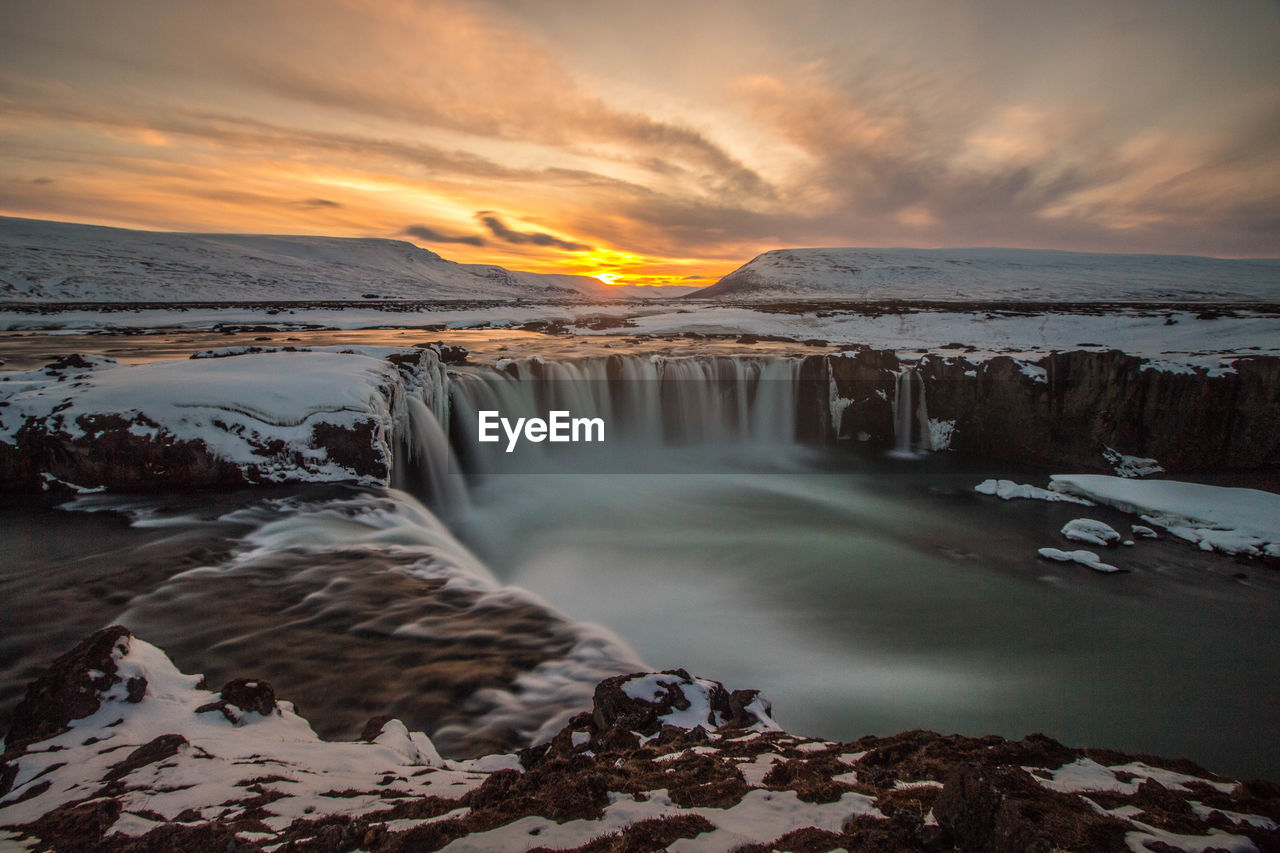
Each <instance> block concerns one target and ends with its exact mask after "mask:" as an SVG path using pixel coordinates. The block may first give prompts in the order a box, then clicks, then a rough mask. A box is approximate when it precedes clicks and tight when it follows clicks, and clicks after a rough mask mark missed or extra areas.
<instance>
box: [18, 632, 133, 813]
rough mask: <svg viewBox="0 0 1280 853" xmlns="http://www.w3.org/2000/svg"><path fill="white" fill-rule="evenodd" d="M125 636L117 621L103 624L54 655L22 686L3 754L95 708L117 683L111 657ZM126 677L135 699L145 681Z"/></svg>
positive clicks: (123, 645)
mask: <svg viewBox="0 0 1280 853" xmlns="http://www.w3.org/2000/svg"><path fill="white" fill-rule="evenodd" d="M128 638H129V631H128V629H126V628H124V627H122V626H120V625H113V626H112V627H110V628H105V629H103V630H101V631H99V632H97V633H96V634H94V635H92V636H91V637H88V638H86V639H85V640H84V641H82V642H81V643H80V644H78V645H77V646H76V647H75V648H73V649H72V650H71V651H69V652H67V653H66V654H64V655H62V656H61V657H59V658H58V659H57V660H55V661H54V662H53V664H52V665H51V666H50V667H49V669H48V670H46V671H45V673H44V674H43V675H41V676H40V677H39V678H37V679H36V680H35V681H33V682H31V683H30V684H29V685H27V695H26V696H25V697H24V698H23V700H22V701H21V702H19V703H18V707H17V708H16V709H15V710H14V712H13V722H12V723H10V724H9V732H8V734H7V735H6V736H5V748H6V749H5V755H6V757H8V755H9V754H11V753H16V752H20V751H21V750H22V749H23V748H24V747H25V746H26V745H27V744H29V743H32V742H34V741H39V740H45V739H46V738H50V737H53V736H54V735H57V734H60V733H62V732H64V731H66V730H67V725H68V724H69V723H70V722H71V721H72V720H78V719H80V718H82V717H87V716H89V715H90V714H92V713H94V712H95V711H97V710H98V707H99V706H100V705H101V702H102V699H101V696H102V692H103V691H105V690H107V689H109V688H110V687H112V686H113V685H115V684H118V683H119V682H120V678H119V676H118V675H117V674H116V657H115V656H116V655H117V654H119V653H120V652H121V651H123V650H124V649H125V648H127V646H128ZM131 681H132V683H131V684H130V685H128V687H127V689H128V696H129V699H130V700H131V701H134V702H137V701H141V699H142V696H143V695H144V694H145V692H146V682H145V681H144V680H142V679H136V680H131ZM138 681H141V682H142V683H141V684H138V683H137V682H138ZM135 696H137V699H134V697H135ZM7 792H8V787H7V786H0V796H3V795H4V794H5V793H7Z"/></svg>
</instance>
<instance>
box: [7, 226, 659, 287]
mask: <svg viewBox="0 0 1280 853" xmlns="http://www.w3.org/2000/svg"><path fill="white" fill-rule="evenodd" d="M634 295H650V294H648V293H646V292H645V291H644V290H643V289H628V288H621V289H617V290H612V289H610V288H609V287H608V286H607V285H605V284H604V283H603V282H601V281H599V280H598V279H595V278H590V277H587V276H574V275H555V274H541V273H530V272H519V271H513V270H508V269H504V268H503V267H498V266H488V265H484V264H459V263H455V262H453V261H449V260H446V259H444V258H442V257H440V256H439V255H437V254H435V253H434V252H430V251H428V250H426V249H422V248H419V247H417V246H415V245H413V244H412V243H409V242H405V241H403V240H388V239H378V238H365V239H359V238H343V237H295V236H274V235H265V234H182V233H169V232H161V231H133V230H128V229H124V228H105V227H101V226H95V225H78V224H73V223H66V222H48V221H44V220H35V219H15V218H12V217H0V299H4V300H24V301H27V300H29V301H40V302H48V301H51V302H108V303H109V302H271V301H325V300H337V301H347V300H361V299H379V300H404V299H416V300H425V299H513V298H542V299H546V298H574V299H576V298H583V297H590V298H593V299H610V298H617V297H620V296H634ZM651 295H654V296H658V295H661V294H659V293H658V292H657V291H656V290H655V291H653V292H652V294H651Z"/></svg>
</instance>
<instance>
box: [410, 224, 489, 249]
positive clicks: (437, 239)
mask: <svg viewBox="0 0 1280 853" xmlns="http://www.w3.org/2000/svg"><path fill="white" fill-rule="evenodd" d="M401 233H402V234H403V235H404V236H406V237H417V238H418V239H419V240H422V241H424V242H427V243H458V244H461V245H464V246H485V245H488V244H487V242H486V241H485V239H484V238H483V237H481V236H480V235H479V234H458V235H454V234H442V233H441V232H439V231H437V230H435V229H434V228H428V227H427V226H425V225H410V226H409V227H408V228H406V229H404V231H402V232H401Z"/></svg>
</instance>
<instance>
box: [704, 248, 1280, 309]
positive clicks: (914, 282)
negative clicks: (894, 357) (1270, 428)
mask: <svg viewBox="0 0 1280 853" xmlns="http://www.w3.org/2000/svg"><path fill="white" fill-rule="evenodd" d="M698 296H699V297H700V298H701V297H710V298H715V297H745V298H751V299H779V298H784V299H785V298H796V297H801V298H823V299H836V298H839V299H859V300H880V299H906V300H948V301H970V300H973V301H987V300H1016V301H1022V302H1095V301H1109V300H1118V301H1152V300H1155V301H1185V300H1228V301H1251V302H1259V301H1280V259H1275V258H1268V259H1251V260H1224V259H1220V258H1198V257H1192V256H1189V255H1107V254H1087V253H1082V252H1054V251H1044V250H1034V249H778V250H776V251H772V252H765V253H764V254H762V255H759V256H757V257H756V258H754V259H752V260H751V261H750V262H749V263H747V264H744V265H743V266H741V267H739V268H738V269H736V270H734V271H733V272H731V273H729V274H728V275H727V276H725V277H724V278H722V279H720V281H719V282H717V283H716V284H714V285H712V286H711V287H709V288H706V289H704V290H703V291H702V292H701V293H699V294H698Z"/></svg>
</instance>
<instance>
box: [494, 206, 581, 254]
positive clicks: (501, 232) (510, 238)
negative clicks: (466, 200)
mask: <svg viewBox="0 0 1280 853" xmlns="http://www.w3.org/2000/svg"><path fill="white" fill-rule="evenodd" d="M476 219H479V220H480V221H481V222H483V223H484V226H485V227H486V228H488V229H489V230H490V231H492V232H493V236H495V237H497V238H498V239H499V240H501V241H503V242H504V243H515V244H516V245H529V246H554V247H556V248H557V249H564V250H565V251H566V252H587V251H590V249H591V247H590V246H588V245H586V244H585V243H574V242H571V241H569V240H561V239H560V238H559V237H552V236H551V235H550V234H543V233H542V232H540V231H513V230H512V229H510V228H508V227H507V226H506V225H505V224H504V223H503V221H502V220H501V219H499V218H498V217H497V216H495V215H494V213H493V211H491V210H481V211H478V212H477V213H476Z"/></svg>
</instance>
